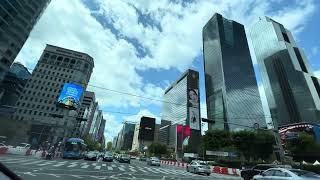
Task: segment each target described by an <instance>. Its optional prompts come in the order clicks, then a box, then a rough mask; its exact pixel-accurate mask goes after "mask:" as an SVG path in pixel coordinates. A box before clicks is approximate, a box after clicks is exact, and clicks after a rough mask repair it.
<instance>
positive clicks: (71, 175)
mask: <svg viewBox="0 0 320 180" xmlns="http://www.w3.org/2000/svg"><path fill="white" fill-rule="evenodd" d="M71 176H72V177H75V178H79V179H82V177H81V176H77V175H71Z"/></svg>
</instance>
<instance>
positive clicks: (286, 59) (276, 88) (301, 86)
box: [250, 17, 320, 128]
mask: <svg viewBox="0 0 320 180" xmlns="http://www.w3.org/2000/svg"><path fill="white" fill-rule="evenodd" d="M250 35H251V39H252V43H253V47H254V51H255V54H256V58H257V62H258V65H259V69H260V73H261V79H262V83H263V87H264V90H265V93H266V97H267V102H268V105H269V109H270V113H271V117H272V118H273V122H274V126H275V127H276V128H277V127H279V126H283V125H288V124H292V123H300V122H310V123H312V122H313V123H319V122H320V111H319V110H320V99H319V96H320V85H319V79H317V78H316V77H315V76H313V72H312V70H311V68H310V65H309V64H308V62H307V58H306V56H305V54H304V52H303V50H302V49H300V48H298V47H297V44H296V42H295V40H294V38H293V36H292V35H291V32H290V31H289V30H287V29H286V28H285V27H284V26H283V25H282V24H280V23H278V22H276V21H274V20H272V19H270V18H268V17H263V18H260V19H259V21H258V22H257V23H256V24H255V25H254V26H253V27H252V28H251V30H250Z"/></svg>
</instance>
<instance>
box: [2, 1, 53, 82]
mask: <svg viewBox="0 0 320 180" xmlns="http://www.w3.org/2000/svg"><path fill="white" fill-rule="evenodd" d="M49 2H50V0H30V1H27V0H1V1H0V82H1V81H2V80H3V78H4V76H5V74H6V72H7V71H8V70H9V68H10V66H11V64H12V62H13V61H14V59H15V58H16V56H17V54H18V53H19V51H20V50H21V48H22V46H23V44H24V43H25V41H26V40H27V38H28V36H29V34H30V32H31V30H32V28H33V27H34V25H35V24H36V23H37V21H38V19H39V18H40V16H41V14H42V12H43V11H44V9H45V8H46V7H47V5H48V3H49Z"/></svg>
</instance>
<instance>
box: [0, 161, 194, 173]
mask: <svg viewBox="0 0 320 180" xmlns="http://www.w3.org/2000/svg"><path fill="white" fill-rule="evenodd" d="M0 162H1V163H3V164H5V165H6V164H7V165H14V164H21V165H29V166H33V167H35V168H47V169H50V168H52V169H57V168H59V169H69V170H73V169H77V170H81V169H82V170H92V171H102V170H103V171H109V172H116V171H117V172H119V171H120V172H131V173H133V174H135V173H152V174H157V175H160V174H164V175H190V176H193V174H191V173H189V172H186V171H185V169H168V168H163V167H151V166H145V165H143V166H141V164H140V166H139V165H136V164H133V163H132V164H130V165H128V164H126V165H124V164H120V163H118V162H113V163H105V162H90V161H86V162H84V161H73V160H70V161H62V160H39V159H34V158H23V159H22V158H21V159H17V158H3V157H0Z"/></svg>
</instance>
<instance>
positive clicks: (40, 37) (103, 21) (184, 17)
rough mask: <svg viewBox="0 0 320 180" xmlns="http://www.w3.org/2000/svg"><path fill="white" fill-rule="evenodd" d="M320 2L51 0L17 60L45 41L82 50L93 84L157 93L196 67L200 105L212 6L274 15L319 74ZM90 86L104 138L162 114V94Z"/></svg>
mask: <svg viewBox="0 0 320 180" xmlns="http://www.w3.org/2000/svg"><path fill="white" fill-rule="evenodd" d="M319 7H320V4H319V1H316V0H238V1H235V0H199V1H193V0H187V1H183V0H171V1H170V0H158V1H150V0H135V1H131V0H115V1H108V0H73V1H65V0H52V2H51V3H50V5H49V6H48V8H47V10H46V11H45V12H44V14H43V16H42V17H41V19H40V20H39V22H38V23H37V25H36V26H35V28H34V29H33V31H32V33H31V35H30V37H29V39H28V40H27V42H26V43H25V45H24V47H23V49H22V51H21V52H20V53H19V55H18V57H17V59H16V61H20V62H22V63H23V64H25V65H27V66H28V67H30V68H32V67H34V66H35V64H36V62H37V59H38V58H39V57H40V55H41V52H42V50H43V49H44V47H45V45H46V44H53V45H57V46H61V47H64V48H69V49H73V50H78V51H83V52H86V53H88V54H90V55H91V56H92V57H93V58H94V59H95V68H94V72H93V74H92V76H91V80H90V84H91V85H96V86H101V87H104V88H107V89H111V90H116V91H121V92H126V93H131V94H135V95H138V96H143V97H151V98H154V99H161V98H162V95H163V91H164V90H165V89H166V87H168V86H169V84H170V83H171V82H173V81H175V80H176V78H178V77H179V76H180V74H181V73H183V71H185V70H186V69H188V68H191V69H195V70H198V71H199V72H200V86H201V87H200V89H201V92H200V93H201V108H202V109H203V110H205V108H206V107H205V98H204V97H205V96H204V95H205V93H204V83H203V82H204V77H203V62H202V38H201V30H202V27H203V25H204V24H205V23H206V21H208V20H209V18H210V17H211V16H212V15H213V14H214V13H215V12H218V13H221V14H222V15H223V16H225V17H226V18H229V19H232V20H235V21H238V22H240V23H242V24H244V25H245V26H246V28H249V27H251V26H252V24H253V23H254V22H256V21H257V20H258V17H259V16H264V15H266V16H270V17H272V18H273V19H275V20H276V21H279V22H280V23H282V24H284V25H285V27H287V28H288V29H289V30H291V31H292V32H293V34H294V36H295V38H296V41H297V43H298V45H299V47H302V48H303V49H304V50H305V53H306V55H307V57H308V58H309V62H310V64H311V66H312V68H313V69H314V70H315V71H317V74H318V75H320V61H319V58H320V38H319V36H317V35H318V33H319V32H318V31H319V29H320V27H319V26H320V22H319V17H320V12H319V11H317V9H319ZM251 53H253V52H251ZM253 58H254V57H253ZM88 90H91V91H94V92H96V96H97V101H98V102H99V105H100V107H101V108H102V110H103V111H104V117H105V119H106V120H107V123H106V130H105V136H106V138H107V140H111V139H112V137H113V136H115V135H116V133H117V132H118V131H119V130H120V128H121V123H122V122H123V121H138V119H139V118H140V117H141V116H142V115H149V116H154V117H157V118H158V122H159V120H160V118H159V117H160V116H161V102H159V101H152V100H149V99H143V98H138V97H135V96H129V95H125V94H121V93H116V92H113V91H108V90H105V89H99V88H94V87H91V86H89V87H88ZM115 112H120V113H122V114H120V113H115ZM201 113H202V115H203V116H205V114H206V112H205V111H202V112H201Z"/></svg>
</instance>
